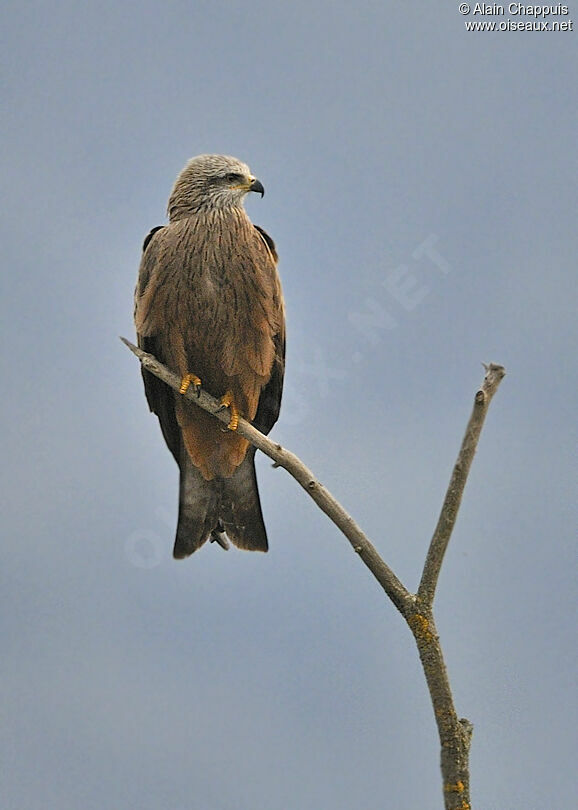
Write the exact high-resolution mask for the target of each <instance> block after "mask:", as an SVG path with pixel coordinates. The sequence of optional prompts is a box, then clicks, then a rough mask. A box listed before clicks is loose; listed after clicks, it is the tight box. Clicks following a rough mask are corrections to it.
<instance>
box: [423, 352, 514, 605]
mask: <svg viewBox="0 0 578 810" xmlns="http://www.w3.org/2000/svg"><path fill="white" fill-rule="evenodd" d="M484 368H485V369H486V376H485V377H484V381H483V383H482V387H481V388H480V390H479V391H477V392H476V396H475V398H474V408H473V410H472V415H471V416H470V421H469V422H468V426H467V428H466V432H465V435H464V438H463V441H462V446H461V448H460V452H459V454H458V458H457V461H456V463H455V465H454V470H453V473H452V477H451V480H450V483H449V486H448V490H447V492H446V497H445V499H444V503H443V506H442V509H441V512H440V516H439V520H438V523H437V526H436V528H435V531H434V534H433V537H432V540H431V543H430V546H429V550H428V553H427V557H426V561H425V565H424V569H423V573H422V577H421V582H420V584H419V588H418V591H417V596H418V600H419V601H420V602H421V603H422V604H424V605H429V606H431V605H432V604H433V600H434V596H435V591H436V587H437V583H438V579H439V575H440V571H441V567H442V563H443V561H444V555H445V553H446V549H447V547H448V543H449V541H450V537H451V535H452V531H453V528H454V526H455V523H456V518H457V516H458V510H459V508H460V503H461V501H462V495H463V493H464V487H465V486H466V481H467V480H468V473H469V472H470V467H471V465H472V461H473V460H474V455H475V452H476V448H477V446H478V441H479V438H480V433H481V432H482V427H483V425H484V420H485V418H486V414H487V412H488V408H489V407H490V402H491V401H492V397H493V396H494V394H495V393H496V391H497V390H498V386H499V384H500V382H501V381H502V380H503V378H504V376H505V374H506V369H505V368H504V367H503V366H497V365H495V364H494V363H490V364H489V365H485V364H484Z"/></svg>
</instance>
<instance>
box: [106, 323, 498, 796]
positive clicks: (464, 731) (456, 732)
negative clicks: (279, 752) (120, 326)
mask: <svg viewBox="0 0 578 810" xmlns="http://www.w3.org/2000/svg"><path fill="white" fill-rule="evenodd" d="M121 340H122V341H123V343H125V344H126V345H127V346H128V347H129V349H130V350H131V351H132V352H133V353H134V354H135V355H136V356H137V357H138V358H139V360H140V362H141V364H142V365H143V367H144V368H146V369H147V371H150V372H151V373H152V374H154V375H156V376H157V377H158V378H159V379H161V380H163V381H164V382H165V383H166V384H167V385H169V386H170V387H171V388H174V389H175V391H178V390H179V389H180V386H181V378H180V377H179V376H178V375H177V374H174V373H173V372H172V371H170V370H169V369H168V368H166V366H163V365H162V364H161V363H159V362H158V360H156V358H155V357H153V355H151V354H147V352H143V351H142V349H139V348H138V347H137V346H134V345H133V344H132V343H131V342H130V341H128V340H126V339H125V338H121ZM485 368H486V376H485V378H484V382H483V384H482V387H481V388H480V390H479V391H478V392H477V393H476V396H475V400H474V409H473V412H472V415H471V417H470V421H469V422H468V426H467V428H466V433H465V436H464V439H463V442H462V446H461V449H460V452H459V455H458V459H457V461H456V464H455V466H454V471H453V474H452V478H451V481H450V484H449V487H448V490H447V493H446V497H445V500H444V503H443V506H442V510H441V513H440V517H439V520H438V523H437V526H436V529H435V531H434V534H433V537H432V540H431V543H430V547H429V551H428V555H427V558H426V562H425V565H424V569H423V573H422V578H421V582H420V586H419V589H418V593H417V595H416V596H414V595H413V594H412V593H410V591H409V590H408V589H407V588H406V587H405V586H404V585H403V583H402V582H401V581H400V580H399V579H398V578H397V577H396V575H395V574H394V573H393V571H392V570H391V568H389V566H388V565H387V564H386V563H385V562H384V561H383V559H382V558H381V557H380V555H379V554H378V552H377V550H376V548H375V546H374V545H373V544H372V543H371V542H370V541H369V539H368V538H367V537H366V535H365V534H364V533H363V531H362V530H361V529H360V527H359V526H358V525H357V523H356V522H355V521H354V520H353V518H352V517H351V516H350V515H349V514H347V512H346V511H345V510H344V509H343V507H342V506H341V504H339V503H338V501H336V499H335V498H334V497H333V495H331V493H330V492H329V491H328V490H327V489H325V487H324V486H323V485H322V484H321V483H320V482H319V481H318V480H317V479H316V477H315V476H314V475H313V473H312V472H311V470H310V469H308V468H307V467H306V466H305V465H304V464H303V463H302V462H301V461H300V460H299V459H298V458H297V456H295V455H294V454H293V453H291V452H290V451H289V450H285V449H284V448H283V447H281V445H280V444H277V443H275V442H272V441H271V440H270V439H269V438H267V436H264V435H263V434H262V433H260V432H259V431H258V430H256V429H255V428H254V427H253V426H252V425H251V424H250V423H249V422H247V421H246V420H245V419H239V426H238V428H237V430H238V432H239V434H240V435H241V436H244V437H245V438H246V439H248V440H249V441H250V442H251V443H252V444H254V445H255V447H257V448H258V449H259V450H261V451H262V452H263V453H265V454H266V455H267V456H269V458H272V459H273V461H274V462H275V463H274V466H275V467H283V468H284V469H286V470H287V472H288V473H290V475H292V476H293V478H295V480H296V481H297V482H298V483H299V484H300V485H301V486H302V487H303V489H304V490H305V491H306V492H307V494H308V495H309V496H310V497H311V498H313V500H314V501H315V503H316V504H317V505H318V506H319V507H320V509H321V510H322V511H323V512H325V514H326V515H327V516H328V517H329V518H330V519H331V520H332V521H333V523H335V525H336V526H337V527H338V528H339V529H340V530H341V531H342V533H343V534H344V535H345V536H346V537H347V539H348V540H349V542H350V543H351V545H352V547H353V549H354V551H355V552H356V553H357V554H358V555H359V556H360V558H361V560H362V561H363V562H364V563H365V565H366V566H367V567H368V568H369V570H370V571H371V572H372V574H373V575H374V577H375V578H376V579H377V581H378V582H379V583H380V585H381V586H382V587H383V589H384V591H385V592H386V594H387V595H388V596H389V598H390V599H391V601H392V602H393V603H394V605H395V606H396V607H397V609H398V610H399V611H400V613H401V614H402V616H403V617H404V619H405V620H406V622H407V624H408V625H409V627H410V629H411V631H412V633H413V636H414V638H415V641H416V645H417V649H418V653H419V657H420V660H421V663H422V667H423V670H424V675H425V678H426V681H427V685H428V689H429V693H430V697H431V701H432V705H433V709H434V716H435V719H436V723H437V727H438V733H439V737H440V743H441V770H442V777H443V785H444V806H445V808H446V810H471V805H470V785H469V751H470V741H471V736H472V728H473V727H472V725H471V723H470V722H469V720H466V719H464V718H462V719H458V716H457V714H456V710H455V707H454V702H453V697H452V693H451V688H450V682H449V678H448V674H447V670H446V665H445V662H444V657H443V652H442V648H441V644H440V641H439V637H438V634H437V629H436V626H435V621H434V615H433V599H434V596H435V591H436V586H437V582H438V579H439V574H440V570H441V566H442V563H443V559H444V554H445V552H446V549H447V546H448V543H449V540H450V537H451V533H452V530H453V527H454V525H455V522H456V518H457V514H458V509H459V506H460V502H461V499H462V494H463V491H464V487H465V485H466V480H467V477H468V473H469V470H470V466H471V464H472V460H473V457H474V454H475V451H476V447H477V444H478V440H479V437H480V433H481V430H482V426H483V424H484V419H485V417H486V413H487V411H488V407H489V405H490V402H491V400H492V397H493V396H494V394H495V392H496V390H497V388H498V385H499V384H500V382H501V380H502V379H503V377H504V375H505V373H506V372H505V370H504V368H503V367H502V366H498V365H495V364H493V363H490V364H489V365H487V366H485ZM184 396H186V397H187V398H188V399H190V400H191V401H192V402H195V403H196V404H197V405H199V406H200V407H201V408H204V409H205V410H206V411H209V413H212V414H213V415H214V416H215V417H216V418H217V419H220V420H221V421H222V422H225V423H228V421H229V418H230V417H229V414H228V412H227V411H224V410H223V408H222V405H221V403H220V401H219V400H217V399H215V398H214V397H212V396H211V395H210V394H208V393H207V392H206V391H204V390H201V391H200V392H199V393H197V392H195V391H193V390H192V389H189V390H188V391H187V393H186V394H184Z"/></svg>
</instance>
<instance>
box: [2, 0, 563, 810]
mask: <svg viewBox="0 0 578 810" xmlns="http://www.w3.org/2000/svg"><path fill="white" fill-rule="evenodd" d="M577 11H578V7H577V8H574V7H573V6H571V7H570V13H569V15H568V17H566V18H560V19H573V15H575V14H576V12H577ZM507 16H508V15H507V13H506V17H505V18H507ZM466 19H470V20H472V19H476V18H474V17H473V16H472V15H470V16H469V17H463V16H462V15H461V14H459V12H458V3H449V4H448V3H446V4H444V8H441V7H439V6H435V7H434V4H432V3H423V2H420V3H415V4H413V5H412V6H411V7H409V6H408V5H407V4H402V3H395V4H393V3H389V4H387V5H386V4H384V3H378V2H360V3H358V4H356V7H355V8H354V7H353V6H352V5H351V4H349V3H330V2H313V3H312V4H311V3H305V2H296V3H293V4H291V5H288V4H287V5H284V6H280V5H272V4H270V3H264V2H253V1H250V2H248V3H237V2H229V3H223V2H211V3H209V2H195V3H187V2H184V1H181V2H178V0H174V2H166V3H154V2H143V3H128V2H127V3H124V4H122V5H120V6H119V4H118V3H112V2H100V3H98V4H97V3H91V2H88V3H72V2H57V3H55V4H45V3H40V2H29V3H18V4H17V3H11V4H9V7H8V8H7V9H6V10H5V12H4V19H3V26H2V33H1V34H0V36H1V38H2V48H1V53H2V57H1V59H2V63H3V67H2V73H3V77H4V81H3V99H4V101H3V111H2V119H3V129H4V140H5V146H4V149H3V150H2V156H1V157H0V160H1V163H2V175H3V178H4V183H3V192H2V193H3V196H4V200H3V202H4V206H3V209H4V211H3V216H2V220H1V225H0V227H1V228H2V246H3V252H4V261H3V268H4V272H3V295H2V325H3V329H4V330H5V334H4V338H3V346H4V350H5V351H4V356H5V359H4V371H3V383H4V384H3V391H4V396H3V419H2V421H3V425H4V428H5V430H4V434H5V435H4V441H3V446H4V448H5V450H4V457H5V465H4V481H3V486H2V493H3V499H4V504H3V510H2V511H3V515H4V526H5V537H4V541H3V543H2V555H3V562H2V566H1V574H0V576H1V578H2V586H1V589H0V598H1V599H2V600H3V605H2V612H1V615H2V617H3V619H2V626H1V630H0V633H1V636H0V638H1V646H2V650H3V654H2V665H1V667H0V672H1V688H0V700H1V703H2V707H1V711H2V716H3V723H2V728H1V730H0V746H1V759H2V761H3V763H4V766H5V773H4V776H3V782H4V784H3V787H2V791H3V796H4V798H3V799H2V807H3V808H4V807H5V808H7V809H8V810H21V809H22V808H25V810H37V809H38V810H40V808H46V807H58V808H60V809H61V810H76V808H83V810H90V809H91V808H99V810H100V809H101V808H108V807H110V808H133V807H135V808H136V807H138V808H139V810H157V809H158V808H170V809H171V810H184V809H185V808H194V810H245V808H246V809H247V810H249V808H250V809H251V810H253V809H256V808H259V810H261V808H263V809H265V808H266V810H288V808H290V809H291V810H293V808H294V809H295V810H314V809H315V810H319V808H331V810H346V809H347V810H349V808H351V807H363V808H368V810H370V809H372V808H376V810H377V808H383V807H395V808H399V810H401V809H402V808H407V809H408V810H410V808H412V810H413V808H415V807H420V806H424V807H434V806H436V807H437V806H441V786H440V777H439V771H438V759H439V750H438V743H437V737H436V733H435V726H434V722H433V717H432V711H431V707H430V705H429V702H428V698H427V695H426V690H425V685H424V682H423V676H422V674H421V671H420V668H419V664H418V662H417V658H416V654H415V651H414V649H413V644H412V641H411V638H410V637H409V634H408V632H407V630H406V628H405V626H404V625H403V623H402V622H401V620H400V619H399V617H398V616H397V615H396V613H395V612H394V609H393V608H392V606H391V605H390V604H389V603H388V602H387V601H385V599H384V598H383V596H382V594H381V592H380V590H379V588H378V586H377V585H376V584H375V583H374V582H373V581H372V579H371V577H370V576H369V575H368V573H367V572H366V570H365V569H364V567H363V566H362V565H360V563H359V561H358V560H357V559H356V558H355V556H354V555H353V554H352V553H351V550H350V548H349V545H348V544H347V542H346V541H345V540H344V539H342V538H341V537H340V536H339V535H338V534H337V532H336V530H334V528H333V527H332V526H331V525H330V524H329V523H328V521H327V520H326V519H325V518H324V516H323V515H321V513H319V512H318V511H316V509H315V508H314V507H313V505H312V504H311V503H309V502H308V501H307V500H306V497H305V496H304V495H303V494H302V493H301V492H300V491H299V490H298V487H297V486H296V484H295V483H294V482H293V481H292V480H291V479H289V478H288V477H287V476H286V475H285V473H284V472H283V471H281V470H272V469H271V467H270V465H269V463H268V462H267V461H266V460H265V459H263V458H261V459H260V461H259V464H258V472H259V479H260V489H261V495H262V500H263V508H264V512H265V520H266V523H267V527H268V533H269V539H270V545H271V551H270V553H269V554H268V555H266V556H265V555H251V554H244V553H241V552H236V551H234V550H232V551H231V552H229V553H227V554H225V553H223V552H222V551H221V550H220V549H219V548H216V547H214V546H209V547H205V548H203V549H202V551H201V552H199V554H196V555H195V556H194V557H193V558H191V559H190V560H188V561H186V562H179V563H177V562H173V561H172V560H171V558H170V553H171V549H172V543H173V534H174V527H175V524H176V505H177V468H176V466H175V464H174V462H173V460H172V458H171V457H170V454H169V452H168V451H167V449H166V447H165V446H164V443H163V441H162V437H161V434H160V430H159V428H158V424H157V422H156V419H154V418H153V417H152V416H151V415H150V414H149V413H148V411H147V406H146V401H145V398H144V393H143V390H142V385H141V380H140V375H139V370H138V364H137V362H136V361H135V359H134V358H133V357H132V356H131V355H130V353H129V352H128V351H127V350H126V349H125V348H124V347H123V346H122V345H121V344H120V342H119V341H118V338H117V336H118V335H119V334H124V335H127V336H131V335H132V334H133V327H132V291H133V286H134V282H135V279H136V272H137V267H138V262H139V258H140V256H139V254H140V247H141V244H142V239H143V237H144V235H145V234H146V233H147V231H148V229H149V228H151V227H152V226H154V225H157V224H162V223H163V222H164V212H165V207H166V202H167V198H168V195H169V192H170V189H171V187H172V184H173V181H174V179H175V177H176V175H177V173H178V172H179V171H180V169H181V168H182V166H183V165H184V163H185V162H186V160H187V159H188V158H189V157H191V156H193V155H195V154H198V153H201V152H224V153H227V154H233V155H236V156H238V157H239V158H241V159H242V160H244V161H246V162H247V163H248V164H249V165H250V166H251V169H252V171H253V172H254V173H255V175H256V176H257V177H259V179H260V180H261V181H262V182H263V184H264V186H265V189H266V195H265V197H264V199H263V200H260V199H257V198H256V199H251V200H250V201H248V204H247V208H248V211H249V214H250V216H251V217H252V218H253V220H254V221H255V222H256V223H258V224H259V225H262V226H263V227H265V228H266V229H267V230H268V231H269V232H270V233H271V235H272V236H273V238H274V239H275V240H276V242H277V245H278V248H279V253H280V255H281V265H280V271H281V274H282V279H283V284H284V289H285V297H286V304H287V319H288V366H287V389H286V397H285V402H284V408H283V410H282V413H281V418H280V421H279V423H278V425H277V426H276V427H275V429H274V432H273V436H274V437H275V438H276V439H278V440H279V441H280V442H282V443H283V444H285V445H286V446H288V447H289V448H290V449H292V450H293V451H294V452H296V453H297V454H299V455H301V456H302V457H303V459H304V461H305V462H306V463H308V464H309V465H310V466H311V467H312V468H313V469H314V470H315V472H316V473H317V475H318V476H319V477H320V478H321V480H322V481H323V482H324V483H325V484H326V485H327V486H328V487H329V488H330V489H331V490H332V492H333V493H334V494H335V495H336V496H337V497H338V498H340V499H342V501H343V503H344V505H345V506H346V507H347V508H348V509H349V510H350V511H351V512H352V514H353V515H354V516H355V517H356V519H357V520H358V521H359V522H360V523H361V525H362V526H363V527H364V528H365V529H366V530H367V532H368V533H369V535H370V536H371V538H372V539H373V540H374V542H375V544H376V545H377V546H378V548H379V550H380V551H381V553H382V554H383V556H384V557H385V559H386V560H387V561H388V562H389V564H390V565H392V567H393V568H394V570H395V571H396V572H397V573H398V575H399V576H400V577H401V578H402V579H403V580H404V582H405V583H406V584H407V585H408V587H410V588H415V587H416V585H417V582H418V579H419V574H420V568H421V565H422V562H423V557H424V554H425V550H426V547H427V543H428V540H429V536H430V534H431V531H432V529H433V526H434V525H435V521H436V519H437V514H438V510H439V506H440V503H441V499H442V497H443V494H444V491H445V487H446V485H447V480H448V477H449V473H450V471H451V466H452V464H453V461H454V458H455V454H456V451H457V448H458V446H459V442H460V440H461V436H462V433H463V429H464V426H465V423H466V420H467V417H468V415H469V411H470V407H471V402H472V397H473V393H474V391H475V389H476V386H477V385H478V383H479V381H480V380H481V376H482V368H481V365H480V362H481V361H488V360H491V361H494V362H499V363H503V364H504V365H505V366H506V367H507V370H508V376H507V377H506V379H505V381H504V382H503V384H502V387H501V389H500V392H499V394H498V396H497V398H496V400H495V401H494V404H493V406H492V410H491V413H490V416H489V419H488V422H487V425H486V428H485V432H484V434H483V437H482V442H481V446H480V448H479V451H478V455H477V457H476V459H475V463H474V467H473V471H472V475H471V479H470V481H469V483H468V486H467V489H466V496H465V501H464V505H463V510H462V512H461V514H460V519H459V522H458V526H457V529H456V532H455V536H454V539H453V541H452V545H451V546H450V551H449V554H448V558H447V563H446V565H445V568H444V571H443V574H442V580H441V584H440V591H439V596H438V602H437V612H438V624H439V629H440V633H441V635H442V641H443V643H444V648H445V652H446V655H447V660H448V666H449V670H450V676H451V679H452V683H453V687H454V691H455V697H456V702H457V707H458V711H459V712H460V714H462V715H465V716H467V717H468V718H470V719H471V721H472V722H473V723H474V725H475V736H474V741H473V747H472V789H473V797H474V800H475V806H476V807H480V808H484V809H485V810H497V808H498V807H499V808H502V807H504V806H512V807H513V806H516V807H524V808H528V810H534V809H535V810H541V808H543V807H548V806H551V804H552V801H553V796H554V795H555V796H556V797H558V798H559V799H560V801H562V802H563V801H564V800H566V799H567V798H568V797H569V796H571V795H572V793H573V792H574V793H575V788H576V785H575V777H574V772H575V755H574V751H575V749H576V737H575V726H576V717H575V711H574V708H575V705H576V702H575V672H576V658H575V653H574V649H575V644H576V634H575V543H574V542H573V527H574V526H575V517H576V515H575V510H574V507H573V498H572V495H573V491H574V487H573V486H572V482H573V480H574V479H575V464H574V463H573V460H574V452H575V451H574V447H575V438H576V434H575V418H576V417H575V415H576V396H575V388H576V385H575V357H576V332H575V288H576V281H575V255H576V175H575V153H576V135H577V133H576V69H577V58H576V39H575V36H576V34H575V33H574V32H568V33H532V32H510V33H506V32H503V33H498V32H496V33H468V32H466V30H465V27H464V20H466ZM477 19H481V18H480V17H478V18H477ZM485 19H489V18H485ZM428 240H429V241H428ZM424 243H425V245H426V247H427V248H428V249H429V250H430V254H429V255H428V254H427V253H425V252H424V247H423V246H424ZM431 247H434V248H435V250H436V251H437V253H438V254H439V255H438V256H437V257H434V259H433V260H432V258H431V255H432V254H431ZM404 284H407V285H409V286H408V287H407V290H406V292H405V293H402V292H400V289H401V287H403V285H404ZM372 308H373V309H372ZM370 312H373V319H374V320H373V326H371V324H370V325H369V326H368V321H367V315H368V313H370ZM376 324H377V325H376Z"/></svg>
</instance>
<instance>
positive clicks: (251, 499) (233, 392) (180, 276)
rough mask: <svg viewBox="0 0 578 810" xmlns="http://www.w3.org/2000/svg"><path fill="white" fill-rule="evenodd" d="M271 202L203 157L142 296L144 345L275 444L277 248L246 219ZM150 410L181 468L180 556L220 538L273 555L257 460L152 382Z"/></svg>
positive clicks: (232, 170)
mask: <svg viewBox="0 0 578 810" xmlns="http://www.w3.org/2000/svg"><path fill="white" fill-rule="evenodd" d="M248 191H259V192H261V194H262V193H263V187H262V185H261V184H260V183H259V181H258V180H255V178H253V177H252V176H251V174H250V171H249V168H248V167H247V166H246V165H245V164H244V163H241V162H240V161H238V160H236V159H235V158H230V157H225V156H222V155H201V156H200V157H197V158H194V159H193V160H191V161H190V162H189V163H188V164H187V166H186V167H185V168H184V169H183V171H182V172H181V174H180V175H179V177H178V179H177V181H176V183H175V186H174V188H173V192H172V194H171V197H170V199H169V224H168V225H166V226H164V227H160V228H155V229H154V230H153V231H151V233H150V234H149V236H148V237H147V239H146V240H145V244H144V247H143V257H142V261H141V266H140V270H139V278H138V283H137V289H136V294H135V323H136V330H137V334H138V342H139V345H140V346H141V347H142V348H144V349H145V350H146V351H149V352H151V353H152V354H154V355H155V356H156V357H157V358H158V359H159V360H160V361H161V362H163V363H165V364H166V365H167V366H168V367H169V368H171V369H172V370H173V371H175V372H177V373H178V374H179V375H180V376H181V377H182V378H185V377H186V375H187V374H195V375H197V376H198V377H200V379H201V383H202V386H203V388H205V389H206V390H207V391H208V392H209V393H211V394H213V396H215V397H223V396H225V394H227V395H228V396H229V398H231V399H232V403H233V405H234V407H235V408H236V409H237V411H238V412H239V414H240V415H241V416H243V417H244V418H245V419H248V420H249V421H252V422H253V424H254V425H255V426H256V427H257V428H259V429H260V430H262V431H264V432H266V433H268V432H269V430H270V429H271V428H272V427H273V425H274V424H275V422H276V421H277V417H278V414H279V406H280V403H281V392H282V387H283V371H284V355H285V324H284V310H283V296H282V292H281V285H280V282H279V277H278V275H277V269H276V263H277V254H276V251H275V246H274V244H273V240H272V239H271V238H270V237H269V236H268V235H267V234H266V233H265V232H264V231H263V230H262V229H261V228H258V227H257V226H254V225H253V224H252V223H251V221H250V219H249V217H248V216H247V214H246V213H245V210H244V208H243V199H244V196H245V195H246V193H247V192H248ZM143 377H144V383H145V391H146V395H147V399H148V402H149V406H150V408H151V410H152V411H154V412H155V413H156V414H157V416H158V418H159V421H160V424H161V429H162V431H163V435H164V437H165V440H166V442H167V445H168V447H169V449H170V450H171V452H172V454H173V456H174V457H175V460H176V461H177V464H178V465H179V468H180V478H181V483H180V498H179V522H178V526H177V536H176V541H175V548H174V555H175V557H186V556H188V555H189V554H192V553H193V551H195V550H196V549H197V548H199V547H200V546H201V545H202V544H203V543H204V542H205V541H206V540H207V539H208V537H209V536H210V535H211V534H212V535H213V539H216V538H217V537H220V536H221V535H222V533H223V532H225V533H226V534H227V536H228V537H229V538H230V539H231V540H232V542H233V543H235V545H237V546H239V547H240V548H246V549H253V550H261V551H266V550H267V535H266V531H265V526H264V524H263V518H262V514H261V506H260V502H259V494H258V490H257V481H256V477H255V465H254V455H255V450H254V448H253V447H250V446H249V444H248V442H247V441H246V440H245V439H243V438H242V437H241V436H239V435H238V434H236V433H235V432H234V431H231V430H226V429H223V425H222V423H221V422H219V421H218V420H216V419H215V418H214V417H213V416H211V415H210V414H208V413H206V412H205V411H203V410H201V409H200V408H198V407H197V406H196V405H195V404H194V403H192V402H190V401H187V400H186V399H184V398H183V396H182V395H181V394H178V393H176V392H174V391H173V390H172V389H170V388H168V387H167V386H166V385H165V384H164V383H162V382H160V381H159V380H158V379H157V378H155V377H154V376H152V375H151V374H150V373H148V372H146V371H144V372H143Z"/></svg>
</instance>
